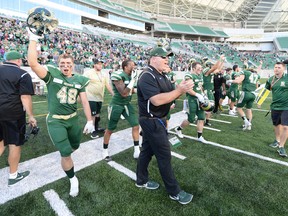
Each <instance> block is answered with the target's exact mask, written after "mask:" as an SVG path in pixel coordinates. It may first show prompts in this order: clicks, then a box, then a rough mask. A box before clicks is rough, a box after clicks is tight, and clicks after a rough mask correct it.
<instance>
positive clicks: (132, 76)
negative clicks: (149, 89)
mask: <svg viewBox="0 0 288 216" xmlns="http://www.w3.org/2000/svg"><path fill="white" fill-rule="evenodd" d="M137 78H138V73H137V71H136V70H133V71H132V73H131V80H132V79H134V82H136V81H137Z"/></svg>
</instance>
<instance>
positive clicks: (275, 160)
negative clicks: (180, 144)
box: [169, 131, 288, 166]
mask: <svg viewBox="0 0 288 216" xmlns="http://www.w3.org/2000/svg"><path fill="white" fill-rule="evenodd" d="M169 133H172V134H176V133H175V132H173V131H169ZM183 136H184V137H185V138H187V139H192V140H195V141H197V140H198V139H197V138H196V137H192V136H187V135H184V134H183ZM206 141H207V142H206V143H203V145H206V144H208V145H212V146H216V147H220V148H223V149H227V150H230V151H234V152H238V153H241V154H245V155H248V156H251V157H255V158H258V159H261V160H265V161H270V162H273V163H276V164H280V165H284V166H288V163H287V162H285V161H280V160H277V159H273V158H269V157H266V156H262V155H259V154H255V153H251V152H248V151H244V150H241V149H237V148H233V147H230V146H225V145H221V144H219V143H215V142H211V141H208V140H206Z"/></svg>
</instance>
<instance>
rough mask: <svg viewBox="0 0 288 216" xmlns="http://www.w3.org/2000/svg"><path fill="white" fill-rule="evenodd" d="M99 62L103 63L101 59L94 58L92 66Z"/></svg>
mask: <svg viewBox="0 0 288 216" xmlns="http://www.w3.org/2000/svg"><path fill="white" fill-rule="evenodd" d="M99 62H101V63H104V61H103V60H101V59H96V58H94V59H93V63H94V64H98V63H99Z"/></svg>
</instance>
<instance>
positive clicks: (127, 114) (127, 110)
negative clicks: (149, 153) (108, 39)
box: [103, 60, 140, 161]
mask: <svg viewBox="0 0 288 216" xmlns="http://www.w3.org/2000/svg"><path fill="white" fill-rule="evenodd" d="M122 69H123V71H116V72H114V73H112V75H111V81H112V86H113V92H114V96H113V97H112V99H111V102H110V105H109V107H108V128H107V130H106V131H105V134H104V139H103V159H104V160H106V161H110V160H111V157H110V156H109V152H108V145H109V141H110V137H111V135H112V133H113V130H115V129H116V127H117V124H118V121H119V120H120V118H121V115H123V116H124V118H125V119H126V120H127V121H128V122H129V124H130V126H131V127H132V137H133V141H134V153H133V157H134V158H135V159H137V158H138V157H139V154H140V147H139V122H138V119H137V114H136V111H135V108H134V107H133V106H132V105H131V100H132V94H133V92H134V84H136V82H137V72H136V71H135V63H134V62H133V61H132V60H125V61H123V62H122Z"/></svg>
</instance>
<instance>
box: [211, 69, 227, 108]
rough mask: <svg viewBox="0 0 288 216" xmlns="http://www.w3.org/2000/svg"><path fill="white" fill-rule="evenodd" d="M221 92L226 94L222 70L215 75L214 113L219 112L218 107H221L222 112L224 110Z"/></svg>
mask: <svg viewBox="0 0 288 216" xmlns="http://www.w3.org/2000/svg"><path fill="white" fill-rule="evenodd" d="M221 88H222V90H221ZM221 94H222V95H226V86H225V79H224V76H223V71H222V70H221V71H220V72H219V73H217V74H215V75H214V100H215V108H214V110H213V113H217V112H218V108H219V109H220V111H221V112H222V111H223V108H222V105H221V104H220V99H221Z"/></svg>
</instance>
